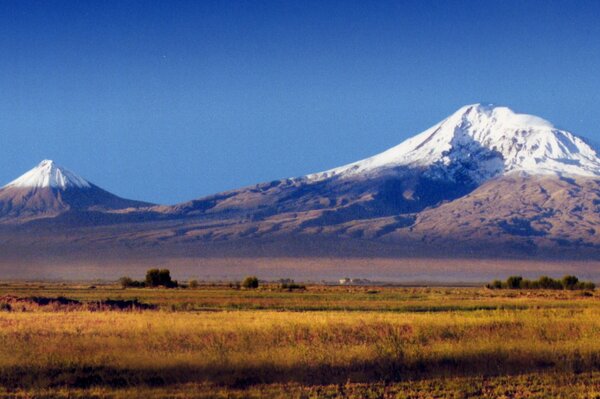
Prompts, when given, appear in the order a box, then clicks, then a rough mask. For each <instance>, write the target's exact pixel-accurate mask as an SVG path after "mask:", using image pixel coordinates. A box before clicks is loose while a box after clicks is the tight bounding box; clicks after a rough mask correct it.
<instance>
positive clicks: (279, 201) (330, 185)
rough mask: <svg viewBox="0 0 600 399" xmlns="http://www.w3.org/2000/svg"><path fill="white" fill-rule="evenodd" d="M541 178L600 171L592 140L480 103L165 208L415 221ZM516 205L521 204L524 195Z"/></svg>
mask: <svg viewBox="0 0 600 399" xmlns="http://www.w3.org/2000/svg"><path fill="white" fill-rule="evenodd" d="M542 178H543V179H544V181H550V180H556V181H560V182H562V184H558V183H557V184H556V185H555V186H553V187H552V188H551V189H558V187H559V186H560V187H563V189H564V185H565V184H567V185H569V184H570V185H574V184H575V180H592V181H594V179H597V178H600V159H598V157H597V155H596V151H595V150H594V149H593V148H592V147H591V146H590V145H589V144H588V143H586V141H584V140H583V139H581V138H579V137H577V136H575V135H573V134H572V133H570V132H567V131H564V130H560V129H557V128H555V127H554V126H553V125H552V124H551V123H549V122H547V121H545V120H543V119H541V118H538V117H534V116H531V115H524V114H517V113H515V112H513V111H511V110H510V109H508V108H506V107H496V106H490V105H481V104H475V105H469V106H466V107H463V108H461V109H459V110H458V111H457V112H456V113H454V114H453V115H451V116H450V117H448V118H446V119H444V120H443V121H441V122H440V123H438V124H436V125H435V126H433V127H431V128H430V129H427V130H426V131H424V132H423V133H421V134H418V135H416V136H414V137H412V138H410V139H408V140H406V141H404V142H403V143H401V144H400V145H398V146H396V147H393V148H391V149H389V150H387V151H385V152H383V153H381V154H378V155H375V156H373V157H370V158H367V159H364V160H362V161H358V162H355V163H352V164H349V165H346V166H342V167H338V168H335V169H331V170H328V171H325V172H320V173H314V174H311V175H308V176H305V177H301V178H292V179H285V180H279V181H274V182H270V183H264V184H259V185H256V186H252V187H247V188H244V189H240V190H233V191H230V192H225V193H221V194H217V195H214V196H210V197H207V198H203V199H199V200H195V201H190V202H188V203H184V204H180V205H176V206H174V207H168V208H161V209H160V210H161V211H163V212H166V213H170V214H172V215H180V216H181V215H184V216H203V217H205V218H214V217H217V218H223V217H227V218H231V217H234V216H236V217H238V218H245V219H248V220H251V221H255V222H256V221H265V220H269V219H273V218H276V219H277V220H279V219H281V218H282V215H285V214H293V215H294V216H293V217H291V218H286V219H285V220H286V223H287V224H291V225H293V226H295V230H296V231H297V230H298V228H306V227H309V226H310V227H315V226H320V227H325V226H331V225H338V224H341V223H347V222H356V221H358V220H371V219H374V218H381V217H386V216H395V217H397V218H398V219H399V220H400V221H399V222H398V223H396V224H397V225H398V226H404V225H406V224H408V225H409V227H413V226H412V225H413V221H416V220H417V219H418V218H417V215H418V214H419V213H420V212H422V211H424V210H426V209H427V208H431V207H438V206H439V205H441V204H443V203H446V202H449V201H456V200H459V199H461V198H465V196H467V195H468V194H469V193H471V192H473V191H474V190H477V189H478V188H480V187H482V185H484V184H485V186H486V188H487V189H488V190H490V187H494V186H495V187H502V189H503V190H504V189H506V184H504V183H501V181H502V180H503V179H509V180H508V181H513V182H514V181H515V179H519V180H520V181H522V183H521V184H520V185H517V184H516V183H515V184H514V186H513V187H512V188H511V190H518V189H522V186H523V185H528V184H534V185H535V184H537V182H538V181H539V180H540V179H542ZM575 191H577V192H578V193H579V195H573V198H571V200H572V201H574V202H577V198H580V197H581V192H582V190H575ZM575 191H573V193H575ZM583 192H586V193H589V190H583ZM506 194H509V193H506V192H505V193H498V195H497V196H495V197H494V198H495V202H496V204H497V205H498V206H500V204H501V203H502V202H504V201H508V198H509V197H508V196H507V195H506ZM490 195H491V194H490ZM463 202H464V201H463ZM460 203H462V202H460ZM538 205H540V206H541V205H542V204H541V203H540V204H538ZM507 206H509V207H510V206H512V207H515V210H517V208H519V207H521V206H522V204H521V203H513V204H508V205H507ZM443 209H445V208H443ZM490 211H491V210H490ZM379 223H380V221H377V224H379ZM281 227H282V226H279V227H277V228H276V229H277V230H280V228H281ZM391 228H392V227H391V226H388V227H386V230H390V229H391ZM382 233H383V232H382ZM388 233H389V232H388ZM388 233H386V234H388ZM355 234H357V235H360V233H358V232H356V233H355ZM382 235H383V234H382Z"/></svg>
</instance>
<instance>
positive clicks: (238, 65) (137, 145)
mask: <svg viewBox="0 0 600 399" xmlns="http://www.w3.org/2000/svg"><path fill="white" fill-rule="evenodd" d="M598 20H600V2H598V1H549V0H544V1H541V0H540V1H523V0H520V1H430V2H429V1H424V0H421V1H390V2H387V1H372V2H371V1H356V2H353V1H350V0H344V1H324V0H320V1H272V2H271V1H222V0H218V1H189V2H187V1H128V0H120V1H114V2H111V1H93V2H86V1H52V0H49V1H28V0H18V1H2V2H0V54H1V56H0V137H1V142H0V182H2V184H4V183H5V182H8V181H10V180H12V179H13V178H15V177H16V176H18V175H19V174H21V173H23V172H24V171H26V170H28V169H29V168H31V167H33V166H34V165H35V164H37V163H38V162H39V161H40V160H42V159H44V158H50V159H54V160H55V161H57V163H59V164H61V165H64V166H66V167H68V168H69V169H71V170H73V171H75V172H77V173H79V174H81V175H83V176H84V177H86V178H87V179H88V180H90V181H92V182H94V183H96V184H98V185H99V186H101V187H103V188H106V189H108V190H109V191H112V192H114V193H116V194H118V195H121V196H125V197H129V198H136V199H144V200H149V201H154V202H158V203H175V202H179V201H184V200H188V199H192V198H197V197H200V196H203V195H207V194H211V193H215V192H218V191H223V190H227V189H231V188H236V187H240V186H244V185H249V184H254V183H258V182H262V181H269V180H273V179H276V178H283V177H291V176H299V175H303V174H307V173H310V172H316V171H320V170H324V169H328V168H331V167H334V166H338V165H341V164H344V163H348V162H351V161H355V160H358V159H361V158H364V157H367V156H370V155H373V154H375V153H377V152H380V151H382V150H384V149H387V148H388V147H391V146H393V145H395V144H398V143H399V142H401V141H402V140H404V139H405V138H407V137H410V136H412V135H414V134H416V133H419V132H420V131H422V130H425V129H426V128H428V127H429V126H431V125H432V124H434V123H435V122H437V121H439V120H441V119H443V118H444V117H446V116H447V115H449V114H451V113H452V112H454V111H455V110H456V109H458V108H459V107H461V106H462V105H465V104H469V103H475V102H491V103H497V104H501V105H508V106H510V107H511V108H513V109H515V110H517V111H522V112H527V113H532V114H536V115H539V116H542V117H544V118H546V119H548V120H550V121H552V122H554V123H555V124H556V125H557V126H559V127H563V128H567V129H569V130H571V131H573V132H574V133H576V134H580V135H583V136H587V137H590V138H592V139H595V140H597V141H600V112H599V104H600V24H598V23H597V21H598Z"/></svg>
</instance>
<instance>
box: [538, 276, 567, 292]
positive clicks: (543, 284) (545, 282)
mask: <svg viewBox="0 0 600 399" xmlns="http://www.w3.org/2000/svg"><path fill="white" fill-rule="evenodd" d="M538 282H539V284H540V288H543V289H547V290H560V289H562V287H563V285H562V284H561V282H560V281H558V280H555V279H553V278H551V277H548V276H542V277H540V278H539V280H538Z"/></svg>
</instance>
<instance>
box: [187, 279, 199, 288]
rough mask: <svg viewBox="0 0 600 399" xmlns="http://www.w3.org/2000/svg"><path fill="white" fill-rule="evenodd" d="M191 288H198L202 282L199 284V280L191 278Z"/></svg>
mask: <svg viewBox="0 0 600 399" xmlns="http://www.w3.org/2000/svg"><path fill="white" fill-rule="evenodd" d="M188 285H189V287H190V288H198V286H199V285H200V284H198V280H190V282H189V283H188Z"/></svg>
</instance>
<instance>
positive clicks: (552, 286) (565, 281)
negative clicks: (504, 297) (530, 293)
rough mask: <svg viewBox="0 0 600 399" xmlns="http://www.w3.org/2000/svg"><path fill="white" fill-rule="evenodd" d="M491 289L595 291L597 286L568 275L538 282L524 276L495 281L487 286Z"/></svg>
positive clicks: (542, 277)
mask: <svg viewBox="0 0 600 399" xmlns="http://www.w3.org/2000/svg"><path fill="white" fill-rule="evenodd" d="M486 287H487V288H490V289H513V290H514V289H531V290H534V289H544V290H593V289H595V288H596V284H594V283H593V282H591V281H580V280H579V278H578V277H577V276H573V275H566V276H564V277H563V278H562V279H553V278H552V277H548V276H541V277H540V278H538V279H537V280H529V279H526V278H523V277H522V276H510V277H509V278H507V279H506V280H505V281H501V280H494V281H492V282H491V283H490V284H487V285H486Z"/></svg>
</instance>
